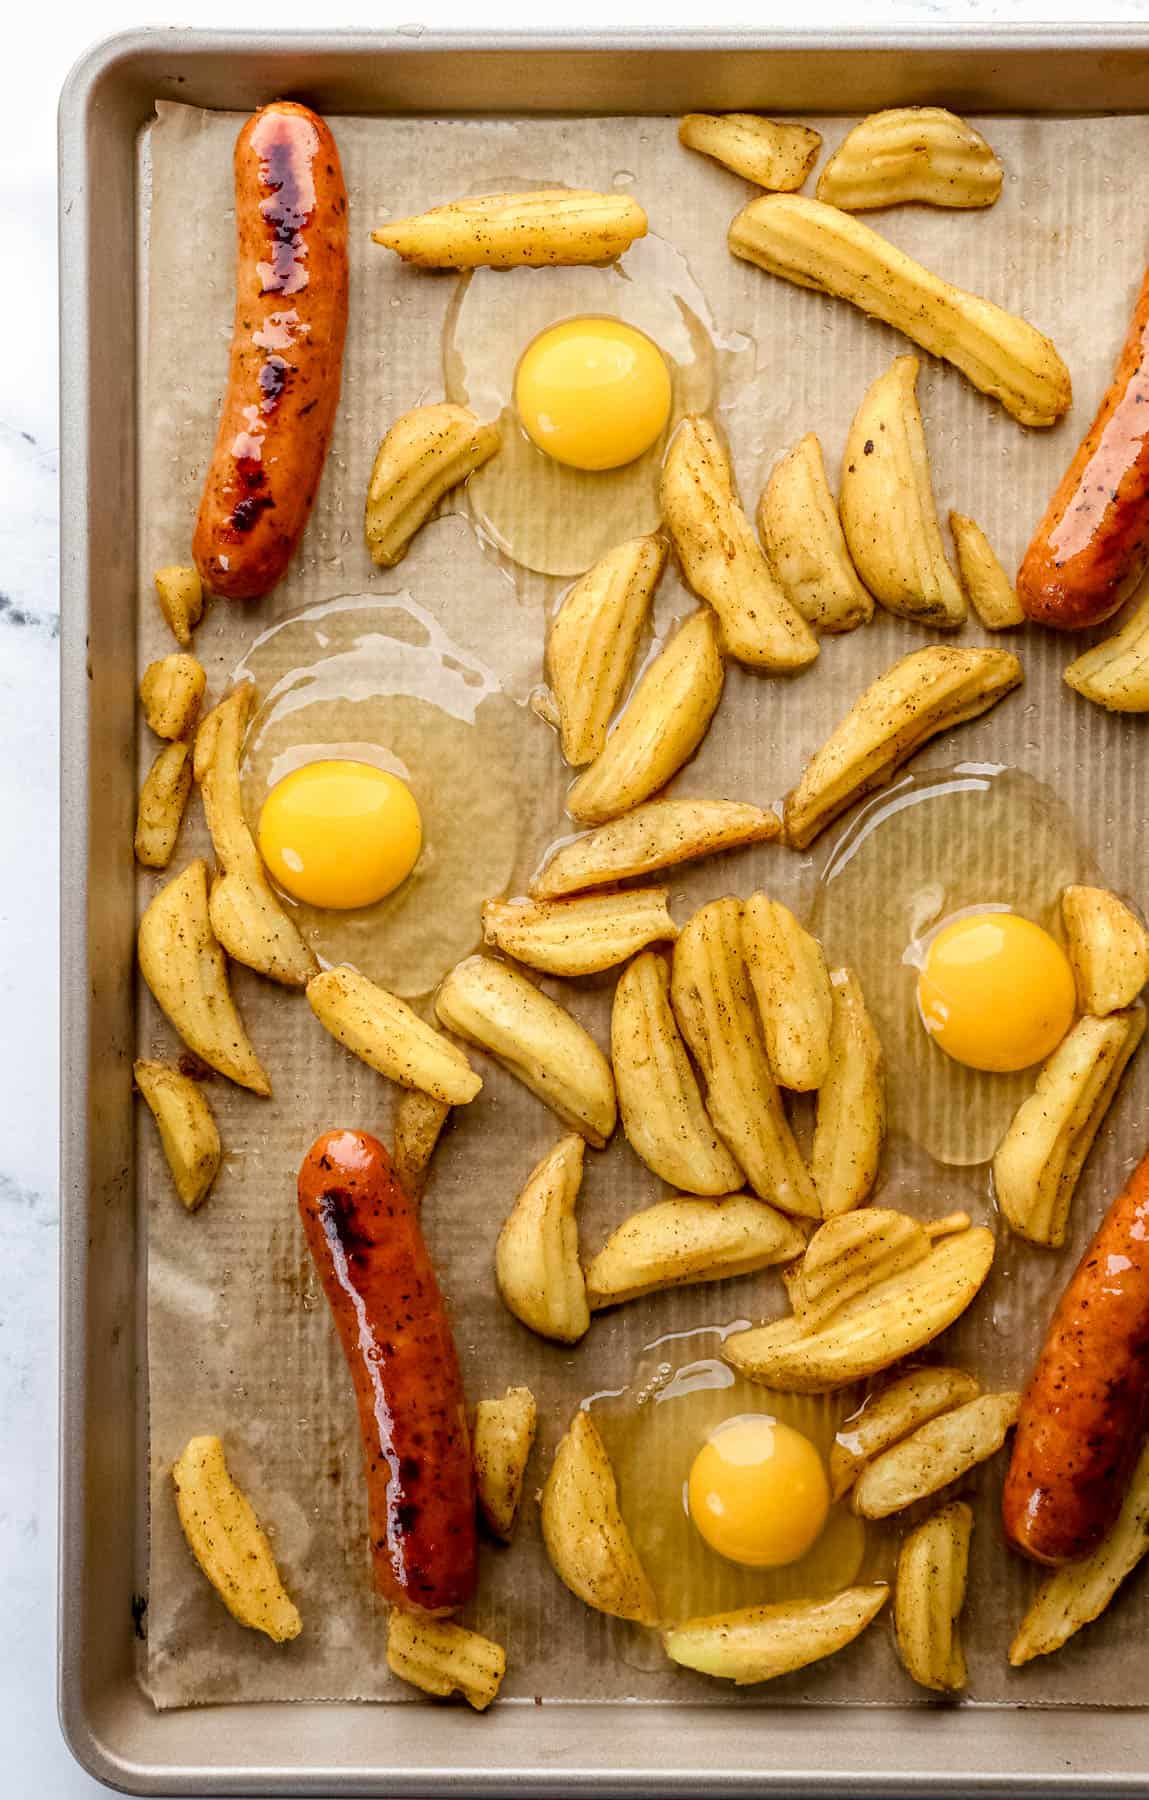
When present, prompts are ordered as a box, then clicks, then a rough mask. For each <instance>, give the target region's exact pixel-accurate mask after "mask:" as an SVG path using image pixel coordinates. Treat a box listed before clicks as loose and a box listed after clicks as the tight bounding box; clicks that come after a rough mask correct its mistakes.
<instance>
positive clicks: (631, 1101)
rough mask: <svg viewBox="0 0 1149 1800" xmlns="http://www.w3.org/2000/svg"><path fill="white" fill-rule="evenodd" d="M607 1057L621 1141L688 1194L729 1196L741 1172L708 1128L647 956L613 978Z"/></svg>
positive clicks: (666, 974)
mask: <svg viewBox="0 0 1149 1800" xmlns="http://www.w3.org/2000/svg"><path fill="white" fill-rule="evenodd" d="M610 1054H611V1062H612V1063H613V1065H614V1079H615V1085H616V1087H617V1089H618V1106H619V1111H620V1113H621V1114H622V1126H623V1130H624V1131H625V1132H626V1136H627V1142H628V1143H629V1144H630V1147H631V1149H632V1150H633V1151H634V1153H635V1155H636V1156H637V1157H639V1158H640V1159H641V1160H642V1161H643V1162H644V1163H645V1164H646V1166H647V1168H648V1169H652V1170H653V1171H654V1173H655V1174H656V1175H661V1177H662V1179H663V1181H666V1182H669V1183H670V1185H671V1187H676V1188H680V1189H682V1190H683V1192H685V1193H688V1194H732V1193H734V1192H735V1191H736V1189H738V1188H740V1187H741V1185H742V1170H741V1169H740V1168H739V1167H738V1164H737V1163H736V1162H735V1160H734V1158H733V1157H732V1156H731V1154H730V1152H729V1150H728V1149H727V1148H726V1146H725V1144H724V1143H723V1142H722V1139H721V1138H720V1137H719V1136H718V1133H717V1132H716V1131H715V1129H714V1125H713V1123H712V1121H711V1118H710V1115H709V1113H708V1112H707V1110H706V1108H705V1106H704V1105H703V1103H702V1095H701V1093H700V1091H699V1087H698V1082H697V1080H696V1078H695V1074H694V1070H693V1068H692V1067H691V1064H690V1058H689V1057H688V1056H687V1054H686V1046H685V1044H684V1043H683V1041H682V1038H681V1036H680V1034H679V1030H678V1025H677V1023H676V1022H675V1018H674V1013H673V1010H672V1008H671V1005H670V971H669V969H668V968H667V965H666V963H665V961H664V960H663V958H662V957H661V956H658V955H656V954H655V952H654V951H653V950H648V951H645V952H644V953H643V954H642V955H641V956H636V957H635V959H634V961H633V962H632V963H631V964H630V966H629V968H627V969H624V970H623V972H622V974H621V975H620V976H619V980H618V986H617V987H616V988H615V990H614V1007H613V1010H612V1012H611V1021H610Z"/></svg>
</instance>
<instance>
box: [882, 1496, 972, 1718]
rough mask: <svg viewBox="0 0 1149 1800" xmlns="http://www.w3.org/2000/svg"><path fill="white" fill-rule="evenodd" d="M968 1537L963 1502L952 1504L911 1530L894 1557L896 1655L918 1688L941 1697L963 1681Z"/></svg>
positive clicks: (967, 1509) (969, 1528) (967, 1510)
mask: <svg viewBox="0 0 1149 1800" xmlns="http://www.w3.org/2000/svg"><path fill="white" fill-rule="evenodd" d="M972 1533H973V1511H972V1509H971V1508H970V1507H969V1506H967V1505H966V1503H965V1501H964V1500H953V1501H951V1502H950V1504H949V1505H948V1506H942V1507H939V1508H938V1510H937V1512H936V1513H932V1514H931V1516H930V1517H929V1518H928V1519H925V1520H923V1522H922V1524H920V1525H918V1526H915V1528H914V1530H913V1531H911V1532H910V1534H909V1536H908V1537H907V1538H906V1539H905V1540H904V1541H903V1543H902V1547H901V1549H900V1551H899V1552H898V1572H897V1575H896V1577H895V1582H894V1636H895V1639H896V1641H897V1646H898V1655H899V1657H900V1658H901V1662H902V1667H903V1668H904V1669H905V1671H906V1674H907V1675H909V1676H910V1678H911V1679H912V1680H913V1681H916V1682H917V1683H918V1685H919V1687H924V1688H931V1689H932V1690H933V1691H934V1692H935V1693H939V1694H956V1693H958V1692H960V1690H961V1689H962V1688H963V1687H965V1685H966V1681H967V1675H966V1663H965V1654H964V1652H963V1650H962V1646H961V1636H960V1634H959V1631H958V1621H959V1619H960V1618H961V1612H962V1607H963V1606H964V1605H965V1593H966V1579H967V1576H968V1574H969V1542H970V1537H971V1535H972Z"/></svg>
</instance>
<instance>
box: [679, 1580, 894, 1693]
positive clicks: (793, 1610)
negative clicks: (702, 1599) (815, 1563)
mask: <svg viewBox="0 0 1149 1800" xmlns="http://www.w3.org/2000/svg"><path fill="white" fill-rule="evenodd" d="M889 1597H890V1590H889V1588H888V1587H886V1586H885V1585H884V1583H881V1582H875V1583H873V1585H871V1586H869V1587H852V1588H843V1590H842V1592H841V1593H840V1594H834V1595H833V1596H832V1598H831V1599H829V1600H787V1601H784V1602H783V1603H782V1604H781V1605H776V1606H747V1607H743V1609H742V1610H741V1611H740V1612H732V1613H724V1614H719V1615H717V1616H716V1617H715V1618H711V1619H689V1620H688V1621H687V1622H686V1624H685V1625H676V1626H674V1627H672V1629H671V1630H669V1631H664V1632H663V1634H662V1645H663V1649H664V1650H665V1651H666V1654H667V1656H669V1658H670V1660H671V1662H676V1663H678V1664H679V1665H680V1666H681V1667H682V1668H684V1669H695V1670H697V1672H698V1674H700V1675H713V1676H715V1677H717V1678H718V1679H720V1680H724V1681H733V1682H735V1683H736V1684H737V1686H739V1687H746V1686H748V1685H749V1684H750V1683H751V1682H755V1681H773V1680H774V1679H775V1677H776V1676H778V1675H789V1674H790V1673H791V1672H792V1671H793V1670H794V1669H804V1668H806V1667H807V1665H808V1664H810V1663H813V1662H820V1661H821V1659H822V1658H823V1657H824V1656H833V1655H834V1653H835V1651H837V1650H844V1649H845V1647H846V1645H847V1644H852V1643H853V1641H854V1639H855V1638H856V1637H860V1636H861V1634H862V1632H863V1631H864V1630H865V1629H866V1626H867V1625H868V1624H869V1623H870V1621H871V1620H872V1619H875V1618H876V1617H877V1615H878V1614H879V1613H880V1612H881V1610H882V1608H883V1606H884V1605H885V1604H886V1601H887V1600H888V1599H889Z"/></svg>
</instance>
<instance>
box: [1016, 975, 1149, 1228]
mask: <svg viewBox="0 0 1149 1800" xmlns="http://www.w3.org/2000/svg"><path fill="white" fill-rule="evenodd" d="M1144 1030H1145V1011H1144V1008H1143V1007H1140V1006H1134V1007H1130V1008H1129V1009H1128V1010H1127V1011H1125V1012H1115V1013H1110V1014H1109V1015H1108V1017H1107V1018H1104V1019H1093V1018H1090V1017H1088V1016H1086V1017H1084V1018H1080V1019H1078V1021H1077V1023H1076V1025H1074V1026H1073V1027H1072V1029H1071V1030H1070V1031H1069V1033H1068V1035H1067V1036H1066V1037H1064V1038H1062V1040H1061V1042H1060V1044H1059V1045H1058V1046H1057V1049H1056V1050H1055V1051H1054V1052H1053V1055H1052V1056H1051V1057H1050V1058H1049V1060H1048V1062H1046V1063H1044V1064H1043V1065H1042V1068H1041V1072H1040V1074H1039V1075H1038V1077H1037V1083H1036V1085H1035V1087H1034V1090H1033V1093H1032V1094H1030V1095H1029V1097H1028V1099H1025V1100H1023V1101H1022V1103H1021V1105H1020V1106H1019V1107H1018V1109H1017V1111H1016V1112H1015V1113H1014V1115H1013V1119H1012V1122H1011V1123H1010V1126H1009V1129H1008V1131H1007V1132H1006V1134H1005V1136H1004V1137H1003V1138H1002V1140H1001V1143H1000V1144H999V1145H998V1147H997V1150H996V1151H995V1153H994V1158H993V1185H994V1191H995V1193H996V1195H997V1200H998V1205H999V1206H1000V1207H1001V1210H1002V1212H1003V1213H1004V1214H1005V1216H1006V1218H1007V1219H1008V1221H1009V1224H1010V1226H1011V1228H1012V1229H1013V1230H1014V1231H1015V1232H1016V1233H1017V1235H1018V1236H1019V1237H1023V1238H1025V1239H1026V1240H1027V1242H1029V1243H1031V1244H1041V1245H1044V1246H1045V1247H1046V1248H1047V1249H1053V1250H1057V1249H1060V1247H1061V1245H1062V1244H1064V1242H1065V1233H1066V1228H1067V1226H1068V1223H1069V1209H1070V1205H1071V1203H1072V1200H1073V1195H1074V1191H1075V1189H1076V1187H1077V1179H1078V1176H1079V1175H1080V1174H1081V1170H1082V1166H1083V1164H1084V1162H1085V1159H1086V1157H1087V1156H1088V1155H1089V1152H1090V1149H1091V1148H1092V1145H1093V1140H1094V1138H1095V1137H1096V1136H1097V1133H1098V1130H1099V1129H1100V1126H1101V1121H1102V1119H1103V1118H1104V1117H1105V1114H1106V1113H1107V1112H1108V1111H1109V1107H1110V1105H1111V1103H1112V1100H1113V1097H1114V1095H1115V1094H1116V1092H1117V1088H1118V1086H1119V1085H1120V1081H1121V1077H1122V1075H1123V1074H1124V1073H1125V1069H1126V1065H1127V1064H1128V1062H1129V1059H1130V1057H1131V1056H1132V1055H1133V1052H1134V1051H1135V1050H1136V1048H1137V1046H1138V1044H1139V1043H1140V1042H1141V1038H1142V1035H1143V1033H1144Z"/></svg>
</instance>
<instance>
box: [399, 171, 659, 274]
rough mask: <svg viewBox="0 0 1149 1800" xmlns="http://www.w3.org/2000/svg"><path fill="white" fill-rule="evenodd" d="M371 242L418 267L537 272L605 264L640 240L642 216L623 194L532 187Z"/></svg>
mask: <svg viewBox="0 0 1149 1800" xmlns="http://www.w3.org/2000/svg"><path fill="white" fill-rule="evenodd" d="M371 236H372V237H373V238H374V240H375V242H376V243H377V244H382V245H383V247H384V249H386V250H394V251H395V252H396V254H397V255H399V256H401V257H402V258H403V261H404V262H409V263H414V264H415V265H416V266H417V267H418V268H420V269H520V268H531V269H542V268H557V267H559V266H562V265H569V264H572V263H601V262H611V261H613V259H614V258H615V257H616V256H621V255H622V253H623V251H624V250H629V248H630V246H631V244H633V243H634V240H635V238H640V237H645V236H646V214H645V213H644V212H643V210H642V208H641V206H640V205H639V204H638V201H637V200H635V199H632V197H631V196H630V195H629V194H596V193H594V192H593V190H591V189H589V188H562V187H559V188H538V189H536V190H534V191H533V192H531V193H522V194H483V195H475V196H471V197H470V198H468V199H466V200H452V201H450V202H449V203H448V204H447V205H446V206H436V207H434V208H433V209H432V211H430V212H425V213H418V214H416V215H415V217H413V218H410V219H392V220H391V221H390V223H389V224H387V225H381V226H380V227H379V229H378V230H377V231H373V232H372V233H371Z"/></svg>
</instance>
